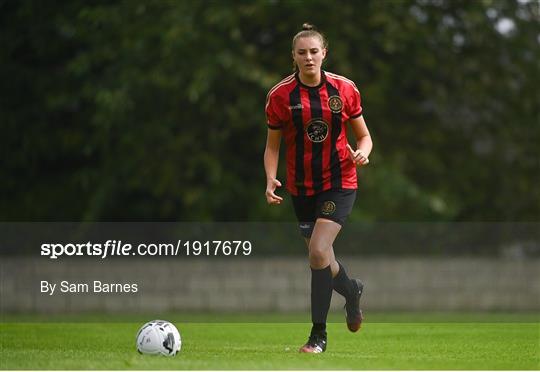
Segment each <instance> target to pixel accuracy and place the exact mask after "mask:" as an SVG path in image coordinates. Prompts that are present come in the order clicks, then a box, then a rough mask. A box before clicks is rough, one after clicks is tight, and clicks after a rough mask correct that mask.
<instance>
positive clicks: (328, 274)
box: [311, 265, 332, 333]
mask: <svg viewBox="0 0 540 372" xmlns="http://www.w3.org/2000/svg"><path fill="white" fill-rule="evenodd" d="M331 300H332V270H331V269H330V265H328V266H327V267H325V268H324V269H320V270H315V269H311V321H312V322H313V330H316V331H318V332H321V333H322V332H324V330H325V329H326V317H327V315H328V310H329V309H330V301H331Z"/></svg>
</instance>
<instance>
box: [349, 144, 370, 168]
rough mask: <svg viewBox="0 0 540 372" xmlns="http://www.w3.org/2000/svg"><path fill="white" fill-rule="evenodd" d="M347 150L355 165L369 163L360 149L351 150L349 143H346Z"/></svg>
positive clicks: (359, 165)
mask: <svg viewBox="0 0 540 372" xmlns="http://www.w3.org/2000/svg"><path fill="white" fill-rule="evenodd" d="M347 150H349V157H350V158H351V160H352V162H353V163H354V164H355V165H356V166H357V167H361V166H362V165H367V164H369V159H368V157H367V156H366V155H365V154H364V153H363V152H362V150H353V149H352V147H351V145H349V144H347Z"/></svg>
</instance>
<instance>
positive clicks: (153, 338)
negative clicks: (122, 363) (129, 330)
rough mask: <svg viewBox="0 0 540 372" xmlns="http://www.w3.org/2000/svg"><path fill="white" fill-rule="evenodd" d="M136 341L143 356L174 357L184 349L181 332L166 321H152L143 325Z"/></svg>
mask: <svg viewBox="0 0 540 372" xmlns="http://www.w3.org/2000/svg"><path fill="white" fill-rule="evenodd" d="M136 341H137V351H138V352H139V353H141V354H150V355H165V356H174V355H176V354H177V353H178V352H179V351H180V348H181V347H182V339H181V338H180V332H178V329H176V327H175V326H174V324H172V323H170V322H167V321H166V320H152V321H151V322H148V323H146V324H145V325H143V326H142V327H141V329H139V332H137V338H136Z"/></svg>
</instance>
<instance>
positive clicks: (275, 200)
mask: <svg viewBox="0 0 540 372" xmlns="http://www.w3.org/2000/svg"><path fill="white" fill-rule="evenodd" d="M278 187H281V182H279V181H278V180H277V179H275V178H272V179H269V180H268V181H266V201H267V202H268V204H281V202H282V201H283V198H282V197H281V196H278V195H276V194H275V191H276V188H278Z"/></svg>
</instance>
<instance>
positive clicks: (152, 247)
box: [41, 240, 253, 259]
mask: <svg viewBox="0 0 540 372" xmlns="http://www.w3.org/2000/svg"><path fill="white" fill-rule="evenodd" d="M252 248H253V245H252V243H251V241H249V240H205V241H201V240H178V241H176V242H175V243H139V244H131V243H124V242H122V241H121V240H107V241H106V242H105V243H92V242H86V243H43V244H41V256H47V257H48V258H50V259H58V258H59V257H62V256H68V257H74V256H90V257H99V258H101V259H105V258H107V257H112V256H118V257H127V256H249V255H251V253H252Z"/></svg>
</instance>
